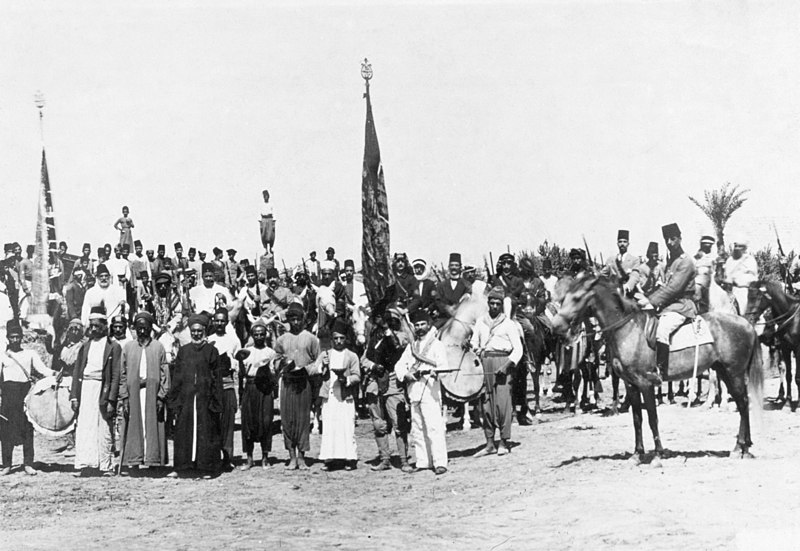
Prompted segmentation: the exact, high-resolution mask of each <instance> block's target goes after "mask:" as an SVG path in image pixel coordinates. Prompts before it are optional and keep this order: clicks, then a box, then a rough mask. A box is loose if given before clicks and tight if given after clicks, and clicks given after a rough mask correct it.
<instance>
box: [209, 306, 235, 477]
mask: <svg viewBox="0 0 800 551" xmlns="http://www.w3.org/2000/svg"><path fill="white" fill-rule="evenodd" d="M211 323H212V325H213V327H214V332H213V333H212V334H211V335H210V336H209V337H208V342H210V343H211V344H213V345H214V346H215V347H216V349H217V352H219V369H220V377H222V415H221V417H220V428H221V430H222V468H223V469H224V470H232V469H233V465H232V461H233V432H234V425H235V421H236V409H237V402H236V386H237V383H238V382H237V381H236V378H235V375H234V371H233V366H234V362H235V358H236V354H237V352H239V350H241V348H242V344H241V342H239V337H237V336H236V334H235V333H233V332H229V331H227V329H228V310H226V309H225V308H218V309H217V311H216V312H214V318H213V319H212V320H211Z"/></svg>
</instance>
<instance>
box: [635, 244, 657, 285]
mask: <svg viewBox="0 0 800 551" xmlns="http://www.w3.org/2000/svg"><path fill="white" fill-rule="evenodd" d="M663 284H664V263H663V262H661V260H659V258H658V243H656V242H655V241H651V242H650V244H649V245H648V246H647V259H646V260H645V261H644V262H642V264H641V265H640V266H639V281H638V282H637V285H636V287H637V289H638V290H639V291H640V292H641V293H642V294H643V295H644V296H646V297H649V296H650V295H652V294H653V293H654V292H655V291H656V289H658V288H659V287H661V286H662V285H663Z"/></svg>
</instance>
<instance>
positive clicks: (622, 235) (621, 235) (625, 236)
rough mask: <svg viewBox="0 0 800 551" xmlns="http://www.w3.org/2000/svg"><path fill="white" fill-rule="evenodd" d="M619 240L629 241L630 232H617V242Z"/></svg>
mask: <svg viewBox="0 0 800 551" xmlns="http://www.w3.org/2000/svg"><path fill="white" fill-rule="evenodd" d="M620 239H630V232H629V231H628V230H619V231H618V232H617V241H619V240H620Z"/></svg>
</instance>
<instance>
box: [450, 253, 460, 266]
mask: <svg viewBox="0 0 800 551" xmlns="http://www.w3.org/2000/svg"><path fill="white" fill-rule="evenodd" d="M447 262H448V264H449V263H452V262H458V263H459V264H461V253H450V260H448V261H447Z"/></svg>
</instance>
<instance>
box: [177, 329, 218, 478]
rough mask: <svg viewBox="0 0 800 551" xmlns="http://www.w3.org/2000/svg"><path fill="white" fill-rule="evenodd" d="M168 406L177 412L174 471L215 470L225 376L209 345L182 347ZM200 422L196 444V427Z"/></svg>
mask: <svg viewBox="0 0 800 551" xmlns="http://www.w3.org/2000/svg"><path fill="white" fill-rule="evenodd" d="M167 406H168V407H169V408H170V409H171V410H172V411H173V412H174V416H175V433H174V443H175V448H174V453H175V460H174V463H175V468H176V469H187V468H191V467H192V466H193V465H192V463H193V459H192V455H193V452H194V451H195V449H196V453H195V457H194V463H196V466H197V468H198V469H201V470H206V471H215V470H217V469H219V467H220V457H221V452H222V429H221V426H220V414H221V413H222V376H221V374H220V366H219V353H218V352H217V349H216V347H215V346H214V345H213V344H211V343H210V342H207V341H203V342H201V343H199V344H198V343H195V342H190V343H189V344H185V345H183V346H182V347H181V348H180V350H178V354H177V355H176V357H175V368H174V370H173V373H172V385H171V387H170V389H169V392H168V393H167ZM195 422H196V423H197V441H196V442H195V441H194V438H193V431H194V424H195Z"/></svg>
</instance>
